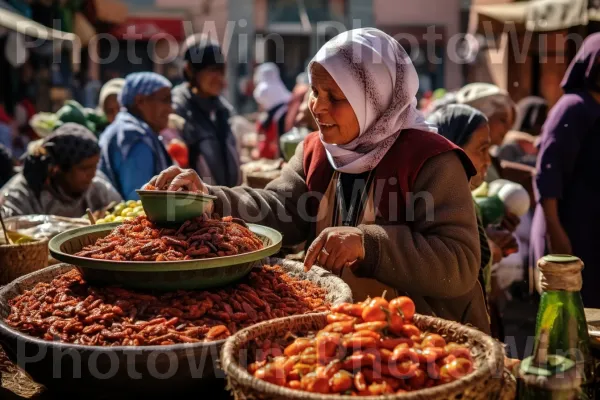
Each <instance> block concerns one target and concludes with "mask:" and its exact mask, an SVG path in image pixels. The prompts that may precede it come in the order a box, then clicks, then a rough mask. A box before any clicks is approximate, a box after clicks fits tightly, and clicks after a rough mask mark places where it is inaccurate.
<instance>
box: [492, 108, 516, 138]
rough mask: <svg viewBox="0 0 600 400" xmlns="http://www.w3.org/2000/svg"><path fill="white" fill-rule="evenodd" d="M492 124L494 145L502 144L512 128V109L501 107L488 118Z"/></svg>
mask: <svg viewBox="0 0 600 400" xmlns="http://www.w3.org/2000/svg"><path fill="white" fill-rule="evenodd" d="M488 120H489V124H490V138H491V140H492V146H500V145H501V144H502V141H503V140H504V136H506V134H507V133H508V131H509V130H510V129H511V128H512V126H513V123H514V115H513V112H512V111H509V110H507V109H501V110H499V111H496V113H494V114H493V115H492V116H491V117H489V118H488Z"/></svg>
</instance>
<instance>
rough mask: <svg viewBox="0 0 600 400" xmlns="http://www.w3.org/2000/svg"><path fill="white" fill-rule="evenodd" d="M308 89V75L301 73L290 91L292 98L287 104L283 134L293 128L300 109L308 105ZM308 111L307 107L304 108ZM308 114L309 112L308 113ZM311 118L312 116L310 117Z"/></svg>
mask: <svg viewBox="0 0 600 400" xmlns="http://www.w3.org/2000/svg"><path fill="white" fill-rule="evenodd" d="M309 89H310V85H309V84H308V74H307V73H306V72H303V73H301V74H299V75H298V76H297V77H296V86H294V89H293V90H292V98H291V99H290V101H289V103H288V111H287V114H286V116H285V130H284V131H285V132H289V131H290V130H292V128H294V127H295V126H298V125H297V124H296V120H297V119H298V115H299V114H300V108H301V107H302V106H303V105H306V103H308V99H307V93H308V91H309ZM306 109H307V110H308V107H306ZM308 113H309V114H310V111H308ZM311 118H312V116H311ZM317 129H318V128H316V126H315V129H313V130H312V131H311V132H314V131H316V130H317Z"/></svg>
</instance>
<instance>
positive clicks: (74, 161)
mask: <svg viewBox="0 0 600 400" xmlns="http://www.w3.org/2000/svg"><path fill="white" fill-rule="evenodd" d="M99 158H100V147H99V146H98V140H97V139H96V137H95V136H94V134H93V133H92V132H91V131H89V130H88V129H87V128H85V127H83V126H81V125H78V124H74V123H67V124H64V125H62V126H61V127H60V128H58V129H57V130H56V131H54V132H53V133H52V134H51V135H50V136H47V137H46V138H44V139H43V140H41V141H40V142H39V143H38V145H37V146H35V148H33V149H31V150H30V151H29V153H28V154H27V157H26V158H25V161H24V164H23V170H22V172H20V173H18V174H17V175H15V176H14V177H13V178H12V179H11V180H10V181H9V182H8V183H7V184H6V185H5V186H4V187H3V188H2V194H3V197H4V203H3V210H4V215H5V216H15V215H30V214H47V215H58V216H62V217H72V218H80V217H81V216H82V215H85V212H86V210H87V209H88V208H90V209H91V210H92V211H98V210H101V209H102V208H104V207H106V206H107V205H109V204H110V203H112V202H113V201H121V196H120V195H119V193H118V192H117V191H116V190H115V189H114V188H113V187H112V185H111V184H110V182H108V180H106V179H105V178H104V177H103V175H102V174H101V173H98V172H97V171H96V167H97V165H98V160H99Z"/></svg>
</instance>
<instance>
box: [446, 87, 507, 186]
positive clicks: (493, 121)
mask: <svg viewBox="0 0 600 400" xmlns="http://www.w3.org/2000/svg"><path fill="white" fill-rule="evenodd" d="M454 101H455V102H456V103H458V104H466V105H468V106H471V107H473V108H476V109H477V110H479V111H481V112H482V113H483V114H485V116H486V117H487V119H488V123H489V126H490V139H491V141H492V148H491V151H492V165H490V168H489V170H488V173H487V175H486V180H487V181H488V182H491V181H495V180H496V179H500V178H501V176H500V171H499V170H498V168H497V165H494V159H496V160H497V151H498V147H499V146H501V145H502V142H503V141H504V137H505V136H506V134H507V133H508V131H509V130H510V129H511V127H512V126H513V122H514V120H515V114H516V111H515V104H514V102H513V101H512V99H511V98H510V95H509V94H508V92H506V91H505V90H502V89H500V88H499V87H498V86H496V85H492V84H490V83H471V84H469V85H466V86H464V87H463V88H461V89H460V90H459V91H458V92H456V95H455V97H454Z"/></svg>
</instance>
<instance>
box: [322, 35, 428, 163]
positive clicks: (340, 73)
mask: <svg viewBox="0 0 600 400" xmlns="http://www.w3.org/2000/svg"><path fill="white" fill-rule="evenodd" d="M312 62H318V63H319V64H320V65H322V66H323V67H324V68H325V69H326V70H327V72H329V74H330V75H331V76H332V77H333V79H334V80H335V82H336V83H337V84H338V86H339V87H340V89H341V90H342V92H343V93H344V95H345V96H346V97H347V98H348V101H349V102H350V105H351V106H352V109H353V110H354V113H355V114H356V117H357V119H358V123H359V125H360V132H359V135H358V137H357V138H356V139H354V140H353V141H352V142H350V143H348V144H345V145H334V144H329V143H325V142H324V141H323V137H322V136H321V142H322V143H323V145H324V146H325V150H326V152H327V157H328V159H329V162H330V163H331V165H332V166H333V168H334V169H335V170H337V171H340V172H345V173H351V174H358V173H362V172H366V171H371V170H373V169H374V168H375V167H376V166H377V165H378V164H379V162H380V161H381V160H382V159H383V157H384V156H385V154H386V153H387V152H388V150H389V149H390V148H391V147H392V145H393V144H394V143H395V142H396V139H397V138H398V136H399V135H400V133H401V132H402V131H403V130H405V129H418V130H423V131H431V132H437V130H436V128H435V127H434V126H432V125H430V124H428V123H427V122H426V121H425V119H424V117H423V114H421V112H420V111H419V110H417V107H416V106H417V99H416V97H415V96H416V94H417V91H418V89H419V77H418V75H417V71H416V70H415V68H414V66H413V64H412V62H411V60H410V58H409V56H408V54H407V53H406V51H405V50H404V48H403V47H402V46H401V45H400V43H398V42H397V41H396V40H395V39H394V38H392V37H391V36H389V35H388V34H386V33H384V32H382V31H380V30H378V29H375V28H363V29H354V30H351V31H347V32H344V33H341V34H339V35H338V36H336V37H335V38H333V39H331V40H330V41H329V42H327V43H326V44H325V45H324V46H323V47H322V48H321V49H320V50H319V52H318V53H317V54H316V55H315V57H314V58H313V60H312V61H311V63H312Z"/></svg>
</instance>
